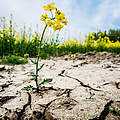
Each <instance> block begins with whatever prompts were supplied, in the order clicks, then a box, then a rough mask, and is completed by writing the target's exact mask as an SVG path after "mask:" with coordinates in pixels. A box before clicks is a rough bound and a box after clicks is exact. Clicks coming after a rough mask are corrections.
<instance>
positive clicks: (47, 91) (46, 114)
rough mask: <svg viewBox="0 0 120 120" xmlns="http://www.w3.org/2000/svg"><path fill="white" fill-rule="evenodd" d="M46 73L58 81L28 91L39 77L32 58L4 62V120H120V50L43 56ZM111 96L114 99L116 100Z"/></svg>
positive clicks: (0, 93)
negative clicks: (35, 76) (19, 62)
mask: <svg viewBox="0 0 120 120" xmlns="http://www.w3.org/2000/svg"><path fill="white" fill-rule="evenodd" d="M42 63H45V66H44V67H43V69H42V71H40V73H39V74H40V76H41V78H53V81H52V82H51V83H49V84H46V85H44V86H42V87H41V89H40V91H39V93H37V92H35V90H33V91H29V92H27V91H25V90H24V87H26V86H27V85H32V86H34V87H35V81H34V80H32V77H31V76H30V73H29V72H30V71H31V70H34V68H35V66H34V65H33V64H32V63H30V62H29V63H28V64H26V65H16V66H7V65H5V67H4V66H3V65H1V66H0V117H1V118H2V119H3V120H7V119H9V120H13V119H14V120H27V119H28V120H45V119H46V120H120V55H119V54H112V53H107V52H102V53H95V52H90V53H85V54H79V53H77V54H76V57H71V56H70V55H66V56H62V57H56V58H55V57H54V58H51V59H50V60H41V61H40V64H42ZM111 101H112V102H111Z"/></svg>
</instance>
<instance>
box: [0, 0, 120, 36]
mask: <svg viewBox="0 0 120 120" xmlns="http://www.w3.org/2000/svg"><path fill="white" fill-rule="evenodd" d="M51 2H55V3H56V6H57V8H59V9H61V10H62V12H64V13H65V14H66V16H67V18H68V21H69V23H68V26H67V27H66V28H65V29H64V30H63V31H66V32H64V33H65V34H68V35H71V36H73V37H75V36H78V35H79V33H80V32H81V34H87V33H88V32H92V31H93V32H96V29H97V28H98V29H100V30H109V29H110V28H116V29H119V28H120V0H0V17H3V16H5V17H7V18H8V19H9V16H10V13H12V14H13V15H14V19H15V21H16V23H17V24H18V25H19V26H23V25H27V26H28V25H31V26H32V28H34V29H35V26H36V24H39V26H40V27H41V26H42V24H41V22H40V16H41V15H42V14H43V12H44V11H43V8H42V6H43V5H46V4H48V3H51Z"/></svg>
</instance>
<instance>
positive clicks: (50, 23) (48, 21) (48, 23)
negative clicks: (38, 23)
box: [45, 20, 55, 27]
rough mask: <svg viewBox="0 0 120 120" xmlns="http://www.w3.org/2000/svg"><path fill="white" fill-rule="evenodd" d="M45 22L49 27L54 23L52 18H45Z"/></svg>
mask: <svg viewBox="0 0 120 120" xmlns="http://www.w3.org/2000/svg"><path fill="white" fill-rule="evenodd" d="M45 24H46V25H48V26H50V27H51V26H53V25H54V24H55V23H54V22H52V20H47V21H46V22H45Z"/></svg>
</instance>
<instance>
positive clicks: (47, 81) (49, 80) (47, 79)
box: [40, 78, 53, 85]
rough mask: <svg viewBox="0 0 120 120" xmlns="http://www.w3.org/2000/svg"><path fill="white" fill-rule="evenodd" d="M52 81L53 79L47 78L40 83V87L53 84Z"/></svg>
mask: <svg viewBox="0 0 120 120" xmlns="http://www.w3.org/2000/svg"><path fill="white" fill-rule="evenodd" d="M52 80H53V79H52V78H46V79H44V80H43V81H42V82H41V83H40V85H42V84H46V83H49V82H51V81H52Z"/></svg>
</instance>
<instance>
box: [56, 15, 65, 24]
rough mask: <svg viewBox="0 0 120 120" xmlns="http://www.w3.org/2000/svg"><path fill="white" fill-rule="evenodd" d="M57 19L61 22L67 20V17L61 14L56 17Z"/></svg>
mask: <svg viewBox="0 0 120 120" xmlns="http://www.w3.org/2000/svg"><path fill="white" fill-rule="evenodd" d="M55 18H56V19H57V20H59V21H61V22H62V21H63V19H65V15H64V13H61V14H60V15H57V14H56V15H55Z"/></svg>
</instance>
